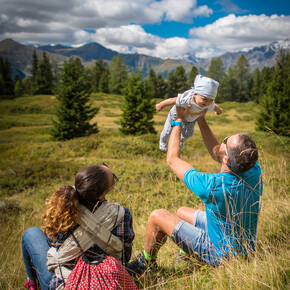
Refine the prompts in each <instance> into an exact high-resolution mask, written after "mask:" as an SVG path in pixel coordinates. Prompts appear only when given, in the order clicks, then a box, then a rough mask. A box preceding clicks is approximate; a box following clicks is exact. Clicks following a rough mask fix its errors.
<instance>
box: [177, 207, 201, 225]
mask: <svg viewBox="0 0 290 290" xmlns="http://www.w3.org/2000/svg"><path fill="white" fill-rule="evenodd" d="M196 211H197V210H196V209H194V208H191V207H186V206H183V207H181V208H179V209H178V210H177V212H176V215H177V216H178V217H179V218H180V219H182V220H185V221H186V222H188V223H190V224H191V225H192V224H193V216H194V214H195V213H196Z"/></svg>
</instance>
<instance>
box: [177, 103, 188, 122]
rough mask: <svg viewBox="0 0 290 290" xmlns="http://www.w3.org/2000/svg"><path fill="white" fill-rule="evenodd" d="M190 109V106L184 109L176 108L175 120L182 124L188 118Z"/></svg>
mask: <svg viewBox="0 0 290 290" xmlns="http://www.w3.org/2000/svg"><path fill="white" fill-rule="evenodd" d="M190 108H191V106H190V105H188V106H187V108H186V109H185V108H183V107H177V106H176V113H177V119H180V120H181V121H182V122H183V121H184V120H185V119H186V117H187V116H188V113H189V110H190ZM177 119H176V120H177Z"/></svg>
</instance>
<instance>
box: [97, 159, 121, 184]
mask: <svg viewBox="0 0 290 290" xmlns="http://www.w3.org/2000/svg"><path fill="white" fill-rule="evenodd" d="M100 165H104V166H106V167H108V168H110V167H109V166H108V165H107V164H106V163H105V162H102V163H101V164H100ZM112 173H113V178H114V183H113V184H112V185H111V186H113V185H114V184H115V183H117V182H118V181H119V178H118V176H117V175H116V174H115V173H114V172H112Z"/></svg>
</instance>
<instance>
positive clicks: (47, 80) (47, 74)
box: [36, 51, 53, 94]
mask: <svg viewBox="0 0 290 290" xmlns="http://www.w3.org/2000/svg"><path fill="white" fill-rule="evenodd" d="M36 80H37V93H38V94H51V93H52V82H53V75H52V68H51V64H50V61H49V58H48V56H47V54H46V52H45V51H44V52H43V54H42V59H41V60H40V61H39V64H38V71H37V77H36Z"/></svg>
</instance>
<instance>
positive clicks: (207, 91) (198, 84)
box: [194, 75, 219, 100]
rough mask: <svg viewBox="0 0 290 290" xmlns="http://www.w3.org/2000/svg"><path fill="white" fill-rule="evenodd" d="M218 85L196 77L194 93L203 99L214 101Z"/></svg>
mask: <svg viewBox="0 0 290 290" xmlns="http://www.w3.org/2000/svg"><path fill="white" fill-rule="evenodd" d="M218 87H219V83H218V82H217V81H215V80H213V79H211V78H207V77H205V76H203V75H197V76H196V77H195V80H194V92H195V93H196V94H199V95H201V96H203V97H207V98H209V99H212V100H214V99H215V97H216V94H217V90H218Z"/></svg>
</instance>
